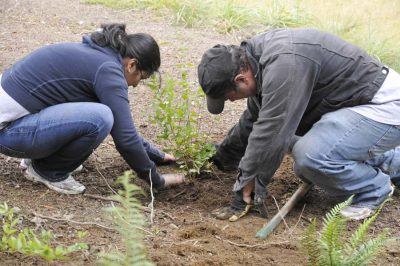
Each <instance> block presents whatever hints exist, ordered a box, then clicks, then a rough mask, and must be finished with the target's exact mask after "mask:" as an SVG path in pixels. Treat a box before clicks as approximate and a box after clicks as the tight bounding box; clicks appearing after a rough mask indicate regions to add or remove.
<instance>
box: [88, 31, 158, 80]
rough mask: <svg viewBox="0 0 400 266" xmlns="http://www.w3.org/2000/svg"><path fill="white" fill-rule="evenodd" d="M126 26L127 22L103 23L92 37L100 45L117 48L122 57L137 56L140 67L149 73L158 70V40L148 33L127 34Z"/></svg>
mask: <svg viewBox="0 0 400 266" xmlns="http://www.w3.org/2000/svg"><path fill="white" fill-rule="evenodd" d="M125 27H126V26H125V24H102V25H101V28H100V29H99V30H98V31H95V32H93V33H92V34H91V35H90V38H91V39H92V41H93V42H94V43H95V44H97V45H98V46H101V47H110V48H112V49H114V50H116V51H117V52H118V53H119V54H120V55H121V56H122V58H126V57H129V58H135V59H136V60H138V62H139V64H138V68H139V69H140V70H142V71H145V72H146V73H148V74H149V75H151V74H153V73H154V72H157V71H158V68H159V67H160V64H161V59H160V48H159V47H158V44H157V42H156V41H155V40H154V38H153V37H152V36H150V35H149V34H147V33H135V34H127V33H126V32H125Z"/></svg>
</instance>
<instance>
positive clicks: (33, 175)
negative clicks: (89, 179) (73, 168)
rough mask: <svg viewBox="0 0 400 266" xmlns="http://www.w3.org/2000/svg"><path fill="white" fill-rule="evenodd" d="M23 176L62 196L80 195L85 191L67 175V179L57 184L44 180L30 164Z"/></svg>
mask: <svg viewBox="0 0 400 266" xmlns="http://www.w3.org/2000/svg"><path fill="white" fill-rule="evenodd" d="M24 175H25V177H26V179H28V180H30V181H33V182H34V183H42V184H44V185H46V186H47V187H48V188H50V189H52V190H55V191H57V192H60V193H63V194H81V193H83V192H84V191H85V189H86V188H85V186H84V185H82V184H81V183H79V182H77V181H75V179H74V178H73V177H72V176H71V175H68V178H67V179H65V180H63V181H59V182H51V181H49V180H46V179H45V178H43V177H41V176H40V175H39V174H38V173H37V172H36V171H35V169H33V166H32V164H28V167H27V168H26V169H25V170H24Z"/></svg>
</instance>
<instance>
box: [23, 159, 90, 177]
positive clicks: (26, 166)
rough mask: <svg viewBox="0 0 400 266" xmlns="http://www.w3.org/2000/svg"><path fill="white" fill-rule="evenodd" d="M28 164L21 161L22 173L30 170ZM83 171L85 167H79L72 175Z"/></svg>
mask: <svg viewBox="0 0 400 266" xmlns="http://www.w3.org/2000/svg"><path fill="white" fill-rule="evenodd" d="M28 166H29V165H28V164H27V163H25V159H22V160H21V163H20V164H19V169H21V170H22V171H25V170H26V169H28ZM82 171H83V165H82V164H81V165H79V166H78V167H77V168H76V169H75V170H74V171H72V172H71V173H70V174H77V173H80V172H82Z"/></svg>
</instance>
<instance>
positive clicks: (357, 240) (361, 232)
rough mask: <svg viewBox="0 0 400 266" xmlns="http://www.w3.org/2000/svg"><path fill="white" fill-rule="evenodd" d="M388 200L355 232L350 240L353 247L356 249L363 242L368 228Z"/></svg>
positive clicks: (350, 251)
mask: <svg viewBox="0 0 400 266" xmlns="http://www.w3.org/2000/svg"><path fill="white" fill-rule="evenodd" d="M386 202H387V200H385V201H384V202H383V203H382V204H381V206H379V209H378V210H377V211H376V212H375V214H374V215H373V216H371V217H370V218H368V219H367V220H365V221H364V222H363V223H362V224H361V225H360V226H359V227H358V228H357V230H356V231H355V232H354V233H353V235H352V237H351V240H350V244H351V249H352V250H353V249H355V248H356V247H357V246H358V245H359V244H361V243H362V241H363V240H364V239H365V235H366V233H367V231H368V228H369V227H370V225H371V224H372V223H373V222H374V221H375V220H376V218H377V217H378V215H379V213H380V212H381V210H382V208H383V206H384V205H385V203H386ZM352 250H349V251H348V253H352Z"/></svg>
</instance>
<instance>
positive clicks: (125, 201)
mask: <svg viewBox="0 0 400 266" xmlns="http://www.w3.org/2000/svg"><path fill="white" fill-rule="evenodd" d="M132 178H133V175H132V172H131V171H127V172H125V173H124V175H123V176H121V177H119V178H118V180H117V182H118V183H119V184H122V186H123V189H121V190H119V191H118V195H115V196H114V197H113V198H114V199H116V200H118V201H119V202H120V205H119V206H113V207H112V208H108V209H107V212H108V213H109V215H110V216H111V218H112V221H113V224H114V227H115V229H116V230H117V231H118V232H119V233H120V235H121V242H122V246H123V250H124V252H118V251H115V252H113V253H108V254H103V255H102V258H101V260H99V262H100V263H102V264H104V265H125V266H137V265H140V266H142V265H152V264H151V263H150V262H148V261H147V253H146V247H145V245H144V244H143V238H144V233H143V226H145V221H146V220H145V217H144V214H143V206H142V205H141V202H140V201H139V200H138V199H137V197H138V196H139V195H142V194H143V192H142V190H141V189H140V188H139V187H138V186H136V185H134V184H133V183H132V182H131V180H132Z"/></svg>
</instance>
